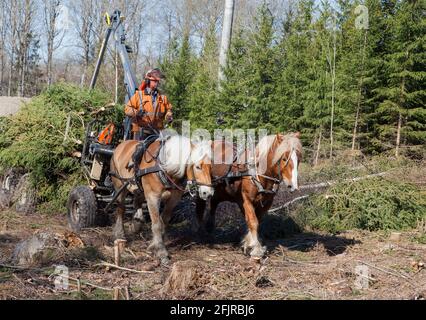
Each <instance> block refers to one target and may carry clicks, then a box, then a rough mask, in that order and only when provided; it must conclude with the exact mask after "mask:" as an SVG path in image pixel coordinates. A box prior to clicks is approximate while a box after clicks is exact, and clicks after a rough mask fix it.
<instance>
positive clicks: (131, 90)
mask: <svg viewBox="0 0 426 320" xmlns="http://www.w3.org/2000/svg"><path fill="white" fill-rule="evenodd" d="M123 21H124V17H122V16H121V12H120V11H119V10H115V11H114V13H113V14H112V15H109V14H106V23H107V25H108V29H107V30H106V32H105V37H104V40H103V41H102V46H101V50H100V52H99V56H98V60H97V62H96V67H95V71H94V73H93V77H92V80H91V82H90V89H93V88H94V87H95V85H96V81H97V79H98V75H99V70H100V68H101V65H102V62H103V60H104V56H105V51H106V48H107V46H108V41H109V39H110V38H111V35H112V34H113V36H114V40H115V44H116V48H117V51H118V54H119V56H120V60H121V64H122V65H123V70H124V85H125V87H126V103H127V102H128V101H129V100H130V98H131V97H132V96H133V95H134V94H135V92H136V90H137V89H138V86H137V80H136V76H135V73H134V72H133V70H132V66H131V64H130V58H129V52H131V49H130V47H128V46H127V45H126V33H125V31H124V26H123ZM131 122H132V120H131V118H129V117H126V120H125V123H124V126H125V128H124V129H125V130H124V140H127V139H128V138H129V137H130V131H131Z"/></svg>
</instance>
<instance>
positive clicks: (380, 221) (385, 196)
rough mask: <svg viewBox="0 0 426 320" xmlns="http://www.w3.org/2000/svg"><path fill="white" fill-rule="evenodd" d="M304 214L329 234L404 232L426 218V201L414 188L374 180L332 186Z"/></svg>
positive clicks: (305, 208)
mask: <svg viewBox="0 0 426 320" xmlns="http://www.w3.org/2000/svg"><path fill="white" fill-rule="evenodd" d="M304 211H305V214H306V215H307V216H308V217H309V218H308V220H310V225H311V226H312V227H314V228H317V229H322V230H326V231H329V232H338V231H343V230H349V229H354V228H358V229H366V230H371V231H375V230H401V229H409V228H415V227H416V226H417V223H418V222H419V221H422V220H423V219H425V218H426V199H425V197H424V194H423V193H422V192H421V191H420V190H419V189H418V188H417V187H415V186H413V185H411V184H407V183H401V182H397V181H389V180H385V179H381V178H373V179H366V180H362V181H357V182H344V183H340V184H338V185H335V186H332V187H330V188H329V189H328V190H327V192H326V193H325V194H320V195H317V196H315V197H314V198H313V199H312V200H311V201H310V203H309V204H308V206H305V207H304Z"/></svg>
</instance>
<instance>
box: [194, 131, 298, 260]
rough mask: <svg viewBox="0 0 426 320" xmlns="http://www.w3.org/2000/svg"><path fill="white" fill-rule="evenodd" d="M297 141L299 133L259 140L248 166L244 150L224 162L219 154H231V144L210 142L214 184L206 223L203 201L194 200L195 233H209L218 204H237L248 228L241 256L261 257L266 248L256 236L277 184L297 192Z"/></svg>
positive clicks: (246, 152)
mask: <svg viewBox="0 0 426 320" xmlns="http://www.w3.org/2000/svg"><path fill="white" fill-rule="evenodd" d="M299 138H300V133H291V134H287V135H283V134H277V135H271V136H267V137H265V138H263V139H261V140H260V141H259V143H258V145H257V146H256V150H255V159H254V160H255V161H253V165H252V167H250V165H249V164H248V162H249V161H248V160H249V159H248V157H249V152H248V150H245V151H244V152H243V153H242V154H241V155H240V156H239V157H238V158H237V159H233V162H232V161H231V162H232V164H230V165H228V164H226V162H225V163H224V162H223V159H224V158H223V155H229V154H231V155H232V154H233V145H232V144H229V143H226V142H224V141H214V142H213V145H212V148H213V153H214V162H213V163H212V168H211V172H212V175H213V178H214V181H215V184H214V185H215V193H214V195H213V197H212V198H211V203H210V212H206V218H207V221H206V222H205V221H204V211H205V208H206V201H204V200H202V199H197V201H196V205H197V206H196V211H197V219H198V224H199V228H200V229H199V231H200V232H201V233H203V232H204V231H207V232H209V233H211V232H212V231H213V230H214V227H215V211H216V209H217V206H218V204H219V203H220V202H223V201H230V202H234V203H237V204H238V206H239V207H240V210H241V212H242V213H243V214H244V216H245V220H246V223H247V227H248V233H247V235H246V236H245V238H244V240H243V242H242V244H243V249H244V253H245V254H247V253H250V255H251V256H252V257H253V258H261V257H263V256H264V254H265V252H266V248H265V247H263V246H262V245H261V243H260V241H259V236H258V229H259V224H260V220H261V218H262V216H263V215H264V214H265V213H267V211H268V210H269V209H270V208H271V205H272V201H273V200H274V197H275V194H276V192H277V191H278V188H279V186H280V184H281V182H284V183H285V185H286V186H287V187H288V189H290V190H291V191H295V190H298V167H299V163H300V161H301V157H302V145H301V142H300V139H299ZM218 159H219V160H221V161H222V163H221V162H220V161H217V160H218ZM227 163H229V162H227Z"/></svg>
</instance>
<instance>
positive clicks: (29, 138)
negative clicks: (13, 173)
mask: <svg viewBox="0 0 426 320" xmlns="http://www.w3.org/2000/svg"><path fill="white" fill-rule="evenodd" d="M107 102H110V97H109V96H108V95H107V94H105V93H102V92H99V91H96V90H94V91H89V90H84V89H80V88H78V87H74V86H70V85H65V84H58V85H55V86H52V87H50V88H49V89H47V90H45V91H44V92H43V93H42V94H41V95H40V96H38V97H36V98H33V99H32V100H31V102H30V103H28V104H26V105H25V106H23V107H22V109H21V110H20V111H19V112H18V113H17V114H16V115H14V116H12V117H10V118H7V119H6V120H2V121H1V122H0V128H1V130H0V167H1V168H3V169H5V168H10V167H20V168H23V169H25V170H27V171H28V172H31V177H32V180H33V183H34V184H35V186H36V188H37V191H38V194H39V197H40V199H41V200H42V201H43V202H44V201H54V202H55V203H56V204H55V205H54V207H56V208H60V207H61V205H60V204H62V205H63V204H64V199H66V197H67V196H68V191H69V190H70V187H71V186H72V185H74V184H76V183H77V182H78V181H80V180H81V179H82V176H81V174H79V172H80V163H79V159H78V158H74V157H73V156H72V154H73V152H75V151H81V147H82V141H83V139H84V124H85V123H88V121H91V120H92V116H91V115H90V112H91V111H94V110H98V109H99V108H100V107H102V106H104V105H105V104H106V103H107ZM120 109H121V108H120ZM107 118H109V119H110V120H117V121H121V118H122V111H121V110H118V109H117V110H114V109H113V110H111V112H110V114H109V116H108V117H107ZM68 121H69V130H68V132H67V130H66V128H67V123H68Z"/></svg>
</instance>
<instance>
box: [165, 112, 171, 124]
mask: <svg viewBox="0 0 426 320" xmlns="http://www.w3.org/2000/svg"><path fill="white" fill-rule="evenodd" d="M172 121H173V114H172V113H171V112H167V114H166V122H167V123H172Z"/></svg>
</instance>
